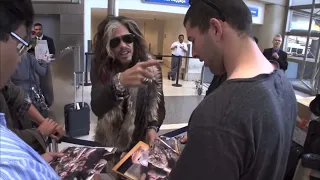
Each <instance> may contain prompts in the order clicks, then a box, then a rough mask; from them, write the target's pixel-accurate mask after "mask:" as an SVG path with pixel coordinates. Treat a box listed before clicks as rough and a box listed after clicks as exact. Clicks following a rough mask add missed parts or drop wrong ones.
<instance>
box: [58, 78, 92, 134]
mask: <svg viewBox="0 0 320 180" xmlns="http://www.w3.org/2000/svg"><path fill="white" fill-rule="evenodd" d="M78 74H82V76H83V77H82V80H84V72H74V83H73V84H74V102H73V103H71V104H67V105H65V106H64V119H65V128H66V133H67V134H68V135H69V136H71V137H79V136H84V135H89V131H90V107H89V105H88V103H85V102H84V101H83V93H84V87H83V86H82V102H78V103H77V102H76V97H77V83H76V82H77V81H76V80H77V75H78Z"/></svg>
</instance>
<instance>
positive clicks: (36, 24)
mask: <svg viewBox="0 0 320 180" xmlns="http://www.w3.org/2000/svg"><path fill="white" fill-rule="evenodd" d="M34 26H41V27H42V24H40V23H35V24H34V25H33V27H34Z"/></svg>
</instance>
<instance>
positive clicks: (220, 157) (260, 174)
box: [170, 70, 297, 180]
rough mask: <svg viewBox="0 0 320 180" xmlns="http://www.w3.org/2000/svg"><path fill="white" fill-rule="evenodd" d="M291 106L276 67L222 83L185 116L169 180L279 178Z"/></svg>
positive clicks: (286, 150)
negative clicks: (183, 140) (183, 137)
mask: <svg viewBox="0 0 320 180" xmlns="http://www.w3.org/2000/svg"><path fill="white" fill-rule="evenodd" d="M296 104H297V103H296V98H295V94H294V91H293V88H292V85H291V84H290V82H289V81H288V80H287V78H286V77H285V75H284V72H283V71H281V70H276V71H274V72H273V73H272V74H261V75H259V76H257V77H254V78H249V79H236V80H228V81H226V82H224V83H223V84H222V85H221V86H220V87H219V88H217V89H216V90H215V91H214V92H212V93H211V94H210V95H208V97H206V98H205V99H204V100H203V101H202V102H201V103H200V104H199V106H198V107H197V108H196V109H195V110H194V112H193V114H192V115H191V118H190V121H189V130H188V143H187V145H186V147H185V149H184V150H183V152H182V154H181V157H180V159H179V160H178V162H177V164H176V166H175V168H174V169H173V171H172V172H171V174H170V179H172V180H189V179H190V180H207V179H216V180H238V179H239V180H281V179H283V176H284V173H285V170H286V164H287V159H288V155H289V150H290V145H291V139H292V133H293V128H294V124H295V120H296V111H297V105H296Z"/></svg>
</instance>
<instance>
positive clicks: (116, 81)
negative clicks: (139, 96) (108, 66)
mask: <svg viewBox="0 0 320 180" xmlns="http://www.w3.org/2000/svg"><path fill="white" fill-rule="evenodd" d="M120 76H121V73H118V74H116V75H115V76H114V77H113V79H112V80H113V81H112V82H113V83H112V87H113V91H114V94H115V95H116V97H117V99H124V98H126V97H128V96H129V92H128V90H127V89H126V88H125V87H124V86H123V85H122V84H121V83H120Z"/></svg>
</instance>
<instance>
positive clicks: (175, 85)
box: [172, 56, 182, 87]
mask: <svg viewBox="0 0 320 180" xmlns="http://www.w3.org/2000/svg"><path fill="white" fill-rule="evenodd" d="M181 61H182V57H181V56H179V61H178V70H177V75H176V83H175V84H172V86H174V87H182V85H181V84H179V75H180V66H181Z"/></svg>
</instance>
